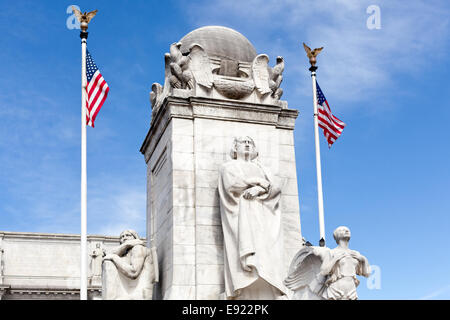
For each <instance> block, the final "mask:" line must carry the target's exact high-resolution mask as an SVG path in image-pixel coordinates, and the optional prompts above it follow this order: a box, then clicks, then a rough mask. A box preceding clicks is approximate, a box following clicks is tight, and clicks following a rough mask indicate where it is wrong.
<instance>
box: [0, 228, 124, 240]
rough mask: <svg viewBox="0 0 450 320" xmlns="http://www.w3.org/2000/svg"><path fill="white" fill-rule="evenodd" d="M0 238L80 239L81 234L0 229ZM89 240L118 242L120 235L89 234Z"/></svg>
mask: <svg viewBox="0 0 450 320" xmlns="http://www.w3.org/2000/svg"><path fill="white" fill-rule="evenodd" d="M0 238H3V241H5V240H9V239H29V240H39V239H40V240H77V241H79V240H80V235H77V234H60V233H39V232H11V231H0ZM87 239H88V241H107V242H118V241H119V237H112V236H102V235H88V236H87Z"/></svg>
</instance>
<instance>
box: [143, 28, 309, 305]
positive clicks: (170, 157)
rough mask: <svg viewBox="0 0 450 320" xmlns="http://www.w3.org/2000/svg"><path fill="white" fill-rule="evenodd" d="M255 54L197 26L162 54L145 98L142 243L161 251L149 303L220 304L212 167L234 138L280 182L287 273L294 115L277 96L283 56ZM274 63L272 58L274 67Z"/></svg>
mask: <svg viewBox="0 0 450 320" xmlns="http://www.w3.org/2000/svg"><path fill="white" fill-rule="evenodd" d="M273 60H274V61H272V62H271V63H270V66H269V58H268V56H267V55H265V54H260V55H258V54H257V53H256V50H255V48H254V47H253V45H252V44H251V43H250V42H249V41H248V40H247V39H246V38H245V37H244V36H243V35H242V34H240V33H239V32H237V31H235V30H232V29H229V28H225V27H219V26H207V27H202V28H199V29H196V30H194V31H192V32H190V33H189V34H187V35H186V36H184V37H183V38H182V39H181V40H180V41H179V42H177V43H173V44H172V45H171V46H170V53H166V54H165V82H164V85H160V84H158V83H154V84H153V85H152V91H151V93H150V100H151V104H152V121H151V124H150V129H149V131H148V134H147V136H146V138H145V140H144V142H143V144H142V147H141V152H142V154H144V157H145V162H146V164H147V239H149V241H150V239H153V240H154V244H156V247H157V251H158V260H159V261H158V263H159V270H160V282H159V283H158V285H157V287H156V288H155V297H154V298H155V299H220V298H221V294H222V293H223V291H224V276H223V273H224V272H223V263H224V262H223V259H224V257H223V234H222V226H221V218H220V206H219V195H218V190H217V185H218V175H219V173H218V169H219V167H220V166H221V164H223V163H224V162H226V161H227V160H229V159H230V158H229V157H230V148H231V145H232V142H233V139H234V137H236V136H250V137H252V138H253V140H254V141H255V144H256V146H257V148H258V152H259V159H260V162H261V163H262V165H264V166H265V167H267V168H269V169H270V170H271V172H272V173H273V174H275V175H276V176H277V177H278V178H280V179H281V180H282V181H284V185H283V189H282V196H281V200H280V203H281V212H282V221H283V238H284V261H280V262H275V263H283V264H284V266H285V269H286V276H287V268H288V266H289V263H290V262H291V259H292V257H293V256H294V255H295V253H296V252H297V251H298V249H299V248H300V247H301V246H302V244H303V241H302V236H301V230H300V212H299V203H298V190H297V176H296V166H295V151H294V138H293V130H294V126H295V120H296V118H297V116H298V111H297V110H293V109H289V108H288V105H287V102H286V101H282V100H280V97H281V95H282V89H281V87H280V84H281V79H282V72H283V70H284V60H283V58H282V57H277V58H276V59H273ZM275 60H276V61H275Z"/></svg>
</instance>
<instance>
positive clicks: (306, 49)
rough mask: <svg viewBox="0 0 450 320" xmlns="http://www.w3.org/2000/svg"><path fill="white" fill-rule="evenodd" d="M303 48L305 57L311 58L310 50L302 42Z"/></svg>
mask: <svg viewBox="0 0 450 320" xmlns="http://www.w3.org/2000/svg"><path fill="white" fill-rule="evenodd" d="M303 48H305V51H306V55H307V56H308V57H310V56H311V48H310V47H308V46H307V45H306V44H305V43H304V42H303Z"/></svg>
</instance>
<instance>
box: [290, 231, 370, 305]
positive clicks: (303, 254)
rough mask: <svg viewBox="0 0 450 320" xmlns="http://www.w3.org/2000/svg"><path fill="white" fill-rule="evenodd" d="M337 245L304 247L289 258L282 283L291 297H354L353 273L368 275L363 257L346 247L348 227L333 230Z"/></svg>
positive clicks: (355, 282) (354, 283) (348, 233)
mask: <svg viewBox="0 0 450 320" xmlns="http://www.w3.org/2000/svg"><path fill="white" fill-rule="evenodd" d="M333 237H334V239H335V240H336V243H337V244H338V246H337V247H336V248H334V249H329V248H326V247H314V246H305V247H303V248H302V249H300V251H299V252H298V253H297V255H296V256H295V257H294V259H293V260H292V263H291V266H290V269H289V276H288V277H287V278H286V280H285V284H286V286H287V287H288V288H289V289H291V290H293V291H294V295H293V299H294V300H312V299H315V300H318V299H326V300H356V299H358V295H357V292H356V288H357V287H358V285H359V280H358V278H357V277H356V276H357V275H360V276H364V277H368V276H369V275H370V266H369V262H368V261H367V258H366V257H364V256H363V255H362V254H360V253H359V252H358V251H355V250H351V249H349V247H348V243H349V241H350V230H349V229H348V228H347V227H344V226H341V227H338V228H336V230H335V231H334V233H333Z"/></svg>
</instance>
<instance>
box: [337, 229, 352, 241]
mask: <svg viewBox="0 0 450 320" xmlns="http://www.w3.org/2000/svg"><path fill="white" fill-rule="evenodd" d="M350 236H351V233H350V229H349V228H347V227H345V226H340V227H337V228H336V230H334V232H333V238H334V240H336V243H337V244H339V243H340V242H341V241H345V242H347V243H348V242H349V241H350Z"/></svg>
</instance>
